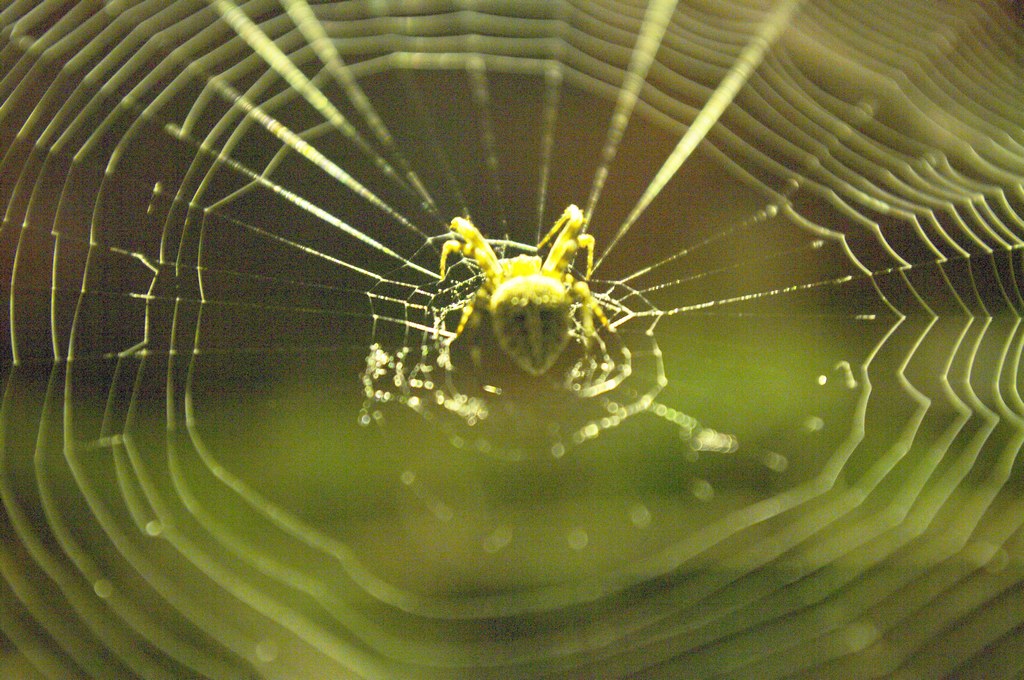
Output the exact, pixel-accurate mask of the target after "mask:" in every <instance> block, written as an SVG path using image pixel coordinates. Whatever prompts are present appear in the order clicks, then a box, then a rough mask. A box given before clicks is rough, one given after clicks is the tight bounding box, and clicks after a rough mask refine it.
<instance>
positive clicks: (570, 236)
mask: <svg viewBox="0 0 1024 680" xmlns="http://www.w3.org/2000/svg"><path fill="white" fill-rule="evenodd" d="M584 224H585V220H584V217H583V211H581V210H580V209H579V208H577V207H576V206H575V205H570V206H569V207H568V208H566V209H565V212H564V213H562V216H561V217H560V218H559V219H558V221H557V222H555V226H554V227H552V229H551V231H550V232H549V233H548V235H547V236H545V237H544V239H543V240H542V241H541V242H540V245H543V244H544V243H546V242H547V240H548V239H549V238H551V236H552V235H553V234H554V233H555V231H556V230H558V229H561V231H560V232H558V236H557V237H556V238H555V242H554V243H552V244H551V250H549V251H548V256H547V259H545V260H544V266H543V267H542V270H543V271H544V272H545V273H547V274H557V275H559V276H561V275H562V274H564V273H565V270H566V269H568V268H569V265H570V264H572V258H573V257H574V256H575V255H576V249H577V248H579V246H580V243H579V233H580V230H582V229H583V225H584ZM562 225H565V226H564V227H563V226H562ZM584 240H586V239H584ZM540 245H538V247H540Z"/></svg>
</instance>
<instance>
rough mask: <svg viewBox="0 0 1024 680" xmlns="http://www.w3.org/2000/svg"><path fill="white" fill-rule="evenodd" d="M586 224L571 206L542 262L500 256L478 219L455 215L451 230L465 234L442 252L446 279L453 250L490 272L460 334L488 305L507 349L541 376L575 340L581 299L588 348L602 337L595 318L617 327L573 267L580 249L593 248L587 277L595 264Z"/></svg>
mask: <svg viewBox="0 0 1024 680" xmlns="http://www.w3.org/2000/svg"><path fill="white" fill-rule="evenodd" d="M583 225H584V219H583V212H582V211H581V210H580V209H579V208H577V207H576V206H575V205H570V206H569V207H568V208H566V209H565V212H563V213H562V216H561V217H560V218H558V220H557V221H556V222H555V224H554V226H553V227H552V228H551V231H549V232H548V234H547V236H545V237H544V238H543V239H541V241H540V243H538V244H537V248H538V249H540V248H542V247H543V246H544V244H546V243H547V242H548V241H549V240H550V239H551V238H552V237H554V241H553V242H552V244H551V250H550V251H549V252H548V256H547V258H546V259H544V260H543V261H542V260H541V258H540V257H538V256H535V255H519V256H517V257H508V258H501V259H499V258H498V256H497V255H495V254H494V250H492V249H491V246H490V245H489V244H488V243H487V241H486V240H484V237H483V235H482V234H481V233H480V231H479V230H478V229H477V228H476V227H475V226H473V223H472V222H470V221H469V220H467V219H464V218H462V217H456V218H455V219H453V220H452V222H451V225H449V229H451V230H452V231H453V232H455V234H456V235H457V236H458V237H459V238H452V239H450V240H449V241H446V242H445V244H444V247H443V248H442V250H441V267H440V269H441V272H440V273H441V279H442V280H443V279H444V277H445V272H446V267H445V265H446V264H447V261H448V256H449V255H451V254H452V253H459V254H460V255H462V256H463V257H467V258H470V257H471V258H473V259H474V260H475V261H476V263H477V264H478V265H479V266H480V269H481V270H482V271H483V275H484V282H483V284H482V285H481V286H480V289H479V290H478V291H477V293H476V296H475V297H473V298H472V299H471V300H470V301H469V302H467V303H466V306H465V308H464V310H463V312H462V319H461V321H460V322H459V326H458V329H457V330H456V331H455V335H456V337H457V336H459V335H460V334H461V333H462V331H463V329H465V327H466V323H467V322H468V321H469V320H470V319H474V318H475V317H474V315H473V311H474V310H475V309H476V308H477V307H484V308H486V309H487V310H489V312H490V315H491V320H492V325H493V327H494V334H495V336H496V337H497V339H498V343H499V344H500V345H501V347H502V349H504V350H505V352H506V353H507V354H508V355H509V356H510V357H511V358H512V360H513V361H515V363H516V364H517V365H518V366H519V367H520V368H521V369H523V370H524V371H526V372H527V373H530V374H531V375H541V374H543V373H544V372H545V371H547V370H548V369H549V368H551V365H552V364H554V363H555V360H557V359H558V357H559V355H560V354H561V353H562V350H563V349H564V348H565V346H566V344H567V343H568V342H569V335H570V333H569V329H570V326H571V319H572V310H573V305H574V304H575V303H579V304H580V309H581V321H582V325H583V341H584V343H585V344H586V345H587V346H588V347H589V345H590V343H591V342H592V341H593V339H594V337H595V336H596V332H595V330H594V317H595V316H596V317H597V318H598V319H599V320H600V321H601V324H602V325H603V326H604V327H605V328H608V329H609V330H611V327H610V326H609V325H608V319H607V317H606V316H605V314H604V312H603V311H602V310H601V306H600V305H599V304H598V303H597V300H595V299H594V297H593V296H592V295H591V294H590V287H589V286H587V284H586V282H585V281H577V280H576V279H574V278H573V276H572V275H571V274H570V273H569V271H568V269H569V266H570V265H571V264H572V261H573V258H574V257H575V256H576V251H577V250H578V249H580V248H583V249H585V250H586V251H587V275H586V277H585V278H586V279H589V278H590V274H591V271H592V270H593V268H594V237H593V236H591V235H589V234H581V233H580V230H581V229H583ZM556 234H557V236H556Z"/></svg>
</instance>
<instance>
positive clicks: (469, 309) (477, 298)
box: [455, 288, 490, 336]
mask: <svg viewBox="0 0 1024 680" xmlns="http://www.w3.org/2000/svg"><path fill="white" fill-rule="evenodd" d="M489 297H490V296H489V295H488V294H487V292H486V291H485V290H484V289H483V288H481V289H480V290H478V291H477V293H476V295H474V296H473V297H472V298H470V300H469V302H467V303H466V306H465V307H463V308H462V318H461V319H459V327H458V328H456V329H455V335H456V336H459V335H462V331H463V330H464V329H465V328H466V323H467V322H468V321H469V319H470V317H472V316H473V310H474V309H475V308H476V304H477V303H478V302H479V303H481V304H483V305H484V306H485V307H486V306H487V299H488V298H489ZM475 323H476V322H475V321H474V325H475Z"/></svg>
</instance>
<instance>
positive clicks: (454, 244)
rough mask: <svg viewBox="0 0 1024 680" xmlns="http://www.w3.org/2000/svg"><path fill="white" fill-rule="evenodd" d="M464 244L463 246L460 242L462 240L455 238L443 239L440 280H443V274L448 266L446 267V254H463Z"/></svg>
mask: <svg viewBox="0 0 1024 680" xmlns="http://www.w3.org/2000/svg"><path fill="white" fill-rule="evenodd" d="M464 246H465V244H464V243H462V241H456V240H455V239H452V240H451V241H445V242H444V247H443V248H442V249H441V280H442V281H444V275H445V274H446V273H447V271H448V267H447V264H448V256H449V255H451V254H452V253H460V254H465V253H464Z"/></svg>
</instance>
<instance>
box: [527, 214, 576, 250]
mask: <svg viewBox="0 0 1024 680" xmlns="http://www.w3.org/2000/svg"><path fill="white" fill-rule="evenodd" d="M570 220H575V221H576V222H579V223H580V224H583V213H582V212H580V209H579V208H577V207H576V206H575V205H570V206H569V207H568V208H566V209H565V211H564V212H563V213H562V216H561V217H559V218H558V219H557V220H556V221H555V225H554V226H553V227H551V231H549V232H548V233H547V236H545V237H544V238H542V239H541V240H540V243H538V244H537V248H543V247H544V244H545V243H547V242H548V241H549V240H550V239H551V237H552V236H554V235H555V234H557V233H558V232H559V231H561V230H562V227H564V226H565V223H566V222H568V221H570Z"/></svg>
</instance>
